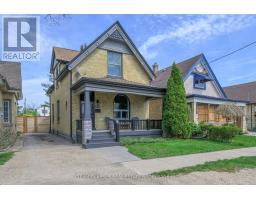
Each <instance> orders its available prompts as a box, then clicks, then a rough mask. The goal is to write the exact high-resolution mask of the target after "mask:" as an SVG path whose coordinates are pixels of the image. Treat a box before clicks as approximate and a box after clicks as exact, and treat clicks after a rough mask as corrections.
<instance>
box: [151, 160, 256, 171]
mask: <svg viewBox="0 0 256 200" xmlns="http://www.w3.org/2000/svg"><path fill="white" fill-rule="evenodd" d="M244 168H256V156H249V157H239V158H235V159H229V160H227V159H226V160H217V161H211V162H206V163H204V164H201V165H195V166H192V167H184V168H180V169H176V170H165V171H161V172H155V173H153V174H152V175H155V176H176V175H179V174H188V173H191V172H206V171H220V172H235V171H236V170H240V169H244Z"/></svg>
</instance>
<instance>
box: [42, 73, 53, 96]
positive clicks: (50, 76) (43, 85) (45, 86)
mask: <svg viewBox="0 0 256 200" xmlns="http://www.w3.org/2000/svg"><path fill="white" fill-rule="evenodd" d="M48 77H49V81H48V82H47V83H41V86H42V87H43V90H44V92H45V94H47V91H48V89H49V88H50V86H51V85H52V84H53V78H52V75H51V74H48Z"/></svg>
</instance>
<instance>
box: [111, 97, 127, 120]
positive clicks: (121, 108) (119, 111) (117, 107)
mask: <svg viewBox="0 0 256 200" xmlns="http://www.w3.org/2000/svg"><path fill="white" fill-rule="evenodd" d="M129 116H130V113H129V99H128V97H127V96H125V95H117V96H116V97H115V99H114V118H115V119H121V120H122V119H129Z"/></svg>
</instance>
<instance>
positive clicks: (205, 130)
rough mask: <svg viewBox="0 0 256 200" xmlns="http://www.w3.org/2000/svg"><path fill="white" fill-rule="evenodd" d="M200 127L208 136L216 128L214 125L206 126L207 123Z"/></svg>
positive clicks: (201, 124)
mask: <svg viewBox="0 0 256 200" xmlns="http://www.w3.org/2000/svg"><path fill="white" fill-rule="evenodd" d="M199 126H200V129H201V131H202V133H203V134H206V135H208V133H209V131H210V130H211V128H212V127H214V125H212V124H205V123H200V124H199Z"/></svg>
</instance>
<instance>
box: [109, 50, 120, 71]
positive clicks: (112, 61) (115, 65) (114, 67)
mask: <svg viewBox="0 0 256 200" xmlns="http://www.w3.org/2000/svg"><path fill="white" fill-rule="evenodd" d="M121 68H122V54H121V53H116V52H112V51H108V75H110V76H121V71H122V69H121Z"/></svg>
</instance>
